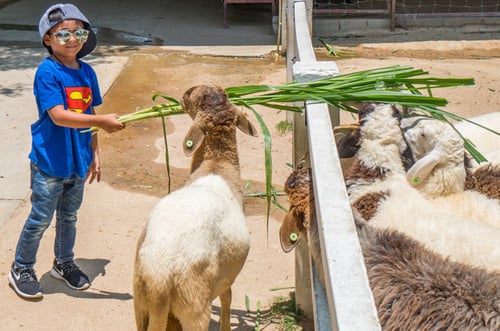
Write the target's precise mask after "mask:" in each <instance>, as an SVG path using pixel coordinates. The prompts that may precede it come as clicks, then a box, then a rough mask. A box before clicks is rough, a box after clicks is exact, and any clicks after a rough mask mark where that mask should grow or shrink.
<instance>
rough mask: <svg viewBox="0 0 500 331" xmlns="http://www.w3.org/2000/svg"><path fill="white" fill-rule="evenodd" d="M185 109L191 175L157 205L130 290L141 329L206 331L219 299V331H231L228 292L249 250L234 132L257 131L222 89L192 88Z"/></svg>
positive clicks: (139, 250) (141, 243)
mask: <svg viewBox="0 0 500 331" xmlns="http://www.w3.org/2000/svg"><path fill="white" fill-rule="evenodd" d="M182 102H183V108H184V109H185V110H186V111H187V112H188V113H189V114H190V115H191V117H192V118H193V124H192V126H191V127H190V129H189V131H188V133H187V134H186V137H185V138H184V152H185V153H186V155H188V156H189V155H191V154H192V153H193V152H195V156H194V157H193V165H192V169H193V170H194V171H193V172H192V173H191V175H190V177H189V178H188V180H187V182H186V184H185V186H184V187H182V188H180V189H178V190H176V191H174V192H172V193H170V194H169V195H167V196H165V197H164V198H163V199H161V200H160V201H159V202H158V204H157V205H156V206H155V208H154V209H153V211H152V212H151V215H150V217H149V219H148V222H147V225H146V228H145V229H144V232H143V233H142V235H141V237H140V238H139V241H138V244H137V252H136V258H135V266H134V282H133V285H134V307H135V316H136V324H137V329H138V330H141V331H143V330H149V331H153V330H158V331H159V330H161V331H165V330H185V331H202V330H208V327H209V324H210V314H211V304H212V301H213V300H214V299H215V298H217V297H219V298H220V301H221V317H220V330H222V331H228V330H230V309H231V307H230V305H231V297H232V295H231V285H232V284H233V282H234V280H235V278H236V276H237V275H238V274H239V272H240V271H241V269H242V267H243V265H244V263H245V260H246V257H247V254H248V251H249V247H250V238H249V233H248V229H247V226H246V224H245V215H244V212H243V201H242V196H241V188H240V186H241V183H240V181H241V178H240V177H241V176H240V168H239V157H238V150H237V142H236V127H237V126H238V128H240V129H241V130H242V131H243V132H245V133H247V134H251V135H255V134H256V130H255V128H254V127H253V125H252V124H251V123H250V122H249V121H248V120H247V119H246V117H245V116H244V114H243V113H242V112H240V111H239V110H238V109H237V108H236V107H235V106H234V105H232V104H231V103H230V102H229V100H228V98H227V95H226V93H225V91H224V90H223V89H222V88H221V87H218V86H195V87H192V88H190V89H189V90H187V91H186V92H185V93H184V95H183V99H182ZM200 146H203V148H202V149H200V150H199V151H200V152H197V151H198V148H199V147H200ZM196 153H198V154H196ZM200 160H201V161H200Z"/></svg>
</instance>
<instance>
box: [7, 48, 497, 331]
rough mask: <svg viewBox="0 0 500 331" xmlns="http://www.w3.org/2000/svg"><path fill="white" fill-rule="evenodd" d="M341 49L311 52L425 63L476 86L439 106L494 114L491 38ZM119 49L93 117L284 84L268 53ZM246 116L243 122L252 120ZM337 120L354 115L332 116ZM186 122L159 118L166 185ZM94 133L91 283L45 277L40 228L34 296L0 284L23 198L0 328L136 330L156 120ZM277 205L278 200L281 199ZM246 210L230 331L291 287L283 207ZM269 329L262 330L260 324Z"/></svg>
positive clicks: (251, 147)
mask: <svg viewBox="0 0 500 331" xmlns="http://www.w3.org/2000/svg"><path fill="white" fill-rule="evenodd" d="M446 43H448V45H446ZM438 46H439V47H438ZM342 49H343V50H351V51H353V52H354V53H355V57H349V58H333V57H327V56H326V53H325V51H324V49H319V50H318V57H319V58H321V59H322V60H331V61H336V63H337V65H338V67H339V69H340V72H341V73H348V72H354V71H360V70H364V69H372V68H379V67H385V66H389V65H394V64H400V65H410V66H413V67H415V68H419V69H424V70H427V71H429V73H430V75H432V76H435V77H455V78H458V77H473V78H474V79H475V86H472V87H459V88H453V89H445V90H444V89H443V90H439V91H437V90H436V91H435V95H437V96H442V97H445V98H447V99H448V101H449V105H448V106H447V107H446V108H445V110H448V111H451V112H453V113H456V114H458V115H461V116H466V117H470V116H474V115H478V114H482V113H486V112H491V111H500V78H499V77H498V70H497V68H499V67H500V42H499V41H484V42H481V43H476V42H463V43H462V42H446V41H441V42H440V44H439V45H438V44H433V43H430V42H424V43H413V44H384V45H381V44H369V45H368V44H367V45H359V46H352V47H349V48H347V46H342ZM128 56H129V62H128V64H127V66H126V67H125V68H124V70H123V71H122V73H121V75H120V76H119V77H118V79H117V80H116V81H115V83H114V85H113V86H112V87H111V89H110V91H109V92H108V93H107V95H106V96H105V99H104V105H105V106H104V107H103V108H102V110H101V111H102V112H117V113H120V114H124V113H128V112H131V111H133V110H135V109H136V108H145V107H149V106H150V105H151V104H152V103H151V97H152V95H153V94H155V93H157V92H160V93H163V94H166V95H169V96H172V97H174V98H177V99H179V98H180V96H181V95H182V93H183V92H184V91H185V90H186V89H187V88H189V87H191V86H193V85H198V84H203V83H216V84H220V85H222V86H224V87H229V86H235V85H250V84H271V85H275V84H279V83H283V82H285V80H286V72H285V62H284V59H280V60H279V61H278V63H276V62H275V59H274V57H273V56H269V57H265V58H257V59H254V58H245V59H242V58H228V57H219V58H216V57H206V56H194V55H190V54H188V53H184V52H175V51H166V50H164V49H160V48H144V49H141V50H135V51H134V52H133V53H130V54H128ZM259 112H260V113H261V114H262V115H263V117H264V120H265V121H266V123H267V125H268V127H269V129H270V130H271V132H272V135H273V148H272V150H273V168H274V171H273V183H274V185H275V186H276V189H281V188H282V187H283V183H284V180H285V178H286V177H287V176H288V174H289V173H290V170H291V169H290V166H289V164H290V163H291V160H292V159H291V150H292V146H291V141H292V136H291V133H288V134H285V135H280V133H279V131H278V129H277V128H276V124H277V123H278V122H280V121H283V120H284V119H285V114H284V113H277V112H275V111H273V110H269V109H265V108H260V109H259ZM250 118H251V119H252V120H254V118H253V116H252V115H251V116H250ZM342 121H343V122H346V123H347V122H351V121H353V119H352V118H351V117H350V115H347V114H343V115H342ZM190 123H191V120H190V119H189V118H188V117H187V115H178V116H174V117H171V118H167V120H166V128H167V132H168V135H167V139H168V146H169V153H170V154H169V155H170V166H171V178H172V182H171V188H172V189H176V188H178V187H180V186H181V185H182V184H183V182H184V181H185V179H186V177H187V176H188V169H189V163H190V160H189V159H188V158H186V157H185V156H184V155H183V153H182V149H181V147H180V146H181V144H180V142H181V140H182V138H183V135H184V133H185V132H186V130H187V127H188V126H189V125H190ZM254 123H255V124H256V125H257V123H256V122H255V121H254ZM99 139H100V144H101V158H102V168H103V172H104V175H103V179H102V181H101V183H99V184H92V185H88V186H87V189H86V196H85V201H84V205H83V207H82V209H81V212H80V221H79V223H78V224H79V225H78V226H79V230H78V238H77V246H76V256H77V260H76V262H77V263H78V264H79V265H80V266H81V267H82V269H84V270H85V271H86V272H87V273H88V274H89V276H90V277H91V279H92V280H93V284H92V287H91V288H90V289H89V290H87V291H85V292H76V291H72V290H70V289H68V288H67V287H66V286H65V285H64V284H63V283H62V282H60V281H57V280H54V279H53V278H51V277H50V276H49V273H48V272H49V270H50V267H51V263H52V258H53V254H52V244H53V240H54V233H53V231H51V230H49V231H47V232H46V234H45V238H44V240H43V241H42V243H41V247H40V251H39V255H38V262H37V265H36V269H37V272H38V277H39V279H40V280H41V284H42V286H43V289H44V293H45V296H44V298H43V300H41V301H38V302H32V301H25V300H22V299H20V298H19V297H18V296H17V295H16V294H15V293H14V291H12V290H11V289H10V288H9V287H8V286H7V285H6V283H7V277H6V273H7V272H8V270H9V267H10V263H11V261H12V257H13V254H14V248H15V244H16V242H17V234H18V233H19V231H20V229H21V227H22V225H23V224H24V220H25V218H26V216H27V214H28V212H29V207H30V205H29V202H26V203H24V204H23V205H22V206H21V207H20V208H19V209H18V210H17V211H16V213H15V214H14V215H13V217H11V219H10V220H9V221H8V222H7V223H6V224H4V225H3V229H2V234H0V267H1V269H0V275H1V276H2V278H3V279H4V280H5V281H4V285H3V286H0V297H1V298H2V300H1V302H0V307H1V314H0V329H1V330H9V331H15V330H48V329H71V330H82V331H83V330H85V331H86V330H123V331H127V330H134V329H135V322H134V316H133V297H132V266H133V259H134V252H135V245H136V241H137V238H138V236H139V233H140V231H141V230H142V228H143V226H144V224H145V222H146V218H147V215H148V213H149V211H150V210H151V208H152V207H153V205H154V204H155V203H156V202H157V201H158V199H159V198H160V197H161V196H163V195H165V194H166V193H167V192H168V181H167V177H166V168H165V148H164V143H163V134H162V124H161V120H159V119H155V120H149V121H143V122H140V123H135V124H130V125H129V126H128V127H127V129H126V130H124V131H121V132H119V133H116V134H113V135H110V134H107V133H104V132H101V133H99ZM238 139H239V153H240V163H241V169H242V185H245V184H246V183H251V185H250V187H249V188H248V189H246V192H248V193H251V192H263V191H264V184H263V180H264V160H263V157H264V156H263V148H262V147H263V140H262V137H258V138H254V137H247V136H244V135H239V136H238ZM281 202H282V203H283V204H284V205H286V199H285V198H282V199H281ZM194 203H195V202H194ZM245 210H246V214H247V224H248V227H249V230H250V232H251V240H252V243H251V245H252V246H251V250H250V255H249V257H248V260H247V262H246V264H245V267H244V269H243V270H242V272H241V274H240V275H239V277H238V278H237V280H236V282H235V284H234V287H233V304H232V329H233V330H240V331H243V330H253V328H254V324H255V316H256V310H257V307H258V305H260V306H262V310H263V311H265V310H266V309H267V308H268V307H269V304H270V303H271V302H272V301H273V300H274V298H275V297H277V296H285V297H287V296H288V295H289V292H291V291H293V290H291V289H290V288H289V287H291V286H293V285H294V266H293V255H292V254H284V253H282V251H281V248H280V246H279V242H278V236H277V234H278V228H279V223H280V220H281V218H282V217H283V215H284V213H283V212H282V211H281V210H278V209H273V210H272V212H271V218H270V221H269V228H268V229H267V224H266V217H265V210H266V208H265V202H264V200H261V199H256V198H247V199H246V201H245ZM8 234H16V235H15V236H14V235H8ZM275 289H277V290H275ZM245 297H247V298H248V300H249V303H250V309H251V311H250V313H248V312H247V311H246V305H245ZM218 313H219V302H218V300H215V301H214V305H213V316H212V325H211V328H210V330H217V329H218ZM276 329H277V328H276V326H275V325H271V326H269V327H267V328H266V329H265V330H276Z"/></svg>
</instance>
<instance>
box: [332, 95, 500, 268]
mask: <svg viewBox="0 0 500 331" xmlns="http://www.w3.org/2000/svg"><path fill="white" fill-rule="evenodd" d="M359 117H360V128H359V133H358V136H359V150H358V152H357V159H356V160H355V163H354V164H353V166H352V167H351V168H350V170H349V173H348V175H347V176H346V186H347V190H348V195H349V199H350V201H351V205H352V206H353V208H354V209H357V210H358V211H359V212H360V213H361V214H362V216H363V217H364V218H365V219H366V220H368V221H369V222H370V224H371V225H373V226H375V227H378V228H389V229H396V230H399V231H401V232H403V233H406V234H407V235H409V236H411V237H413V238H414V239H416V240H418V241H421V242H423V243H424V244H425V245H426V247H428V248H429V249H431V250H433V251H435V252H437V253H439V254H441V255H442V256H445V257H448V256H449V257H450V259H452V260H454V261H459V262H463V263H467V264H471V265H473V266H479V267H483V268H486V269H489V270H500V245H499V244H498V242H499V238H500V229H498V228H495V227H492V226H489V225H486V224H482V223H478V222H477V221H474V220H471V219H468V218H464V217H460V216H458V215H455V214H452V213H450V212H446V211H443V210H441V209H440V208H438V207H436V206H434V204H432V203H431V202H429V201H428V200H427V199H426V198H424V196H423V195H422V194H421V193H420V192H419V191H417V190H416V189H415V188H413V187H411V186H410V184H409V183H408V182H407V180H406V171H405V168H404V166H403V161H402V158H401V154H402V151H405V150H406V149H407V146H406V143H405V140H404V139H403V134H402V131H401V128H400V118H401V115H400V113H399V111H398V110H397V109H396V108H394V107H392V106H390V105H386V104H366V105H364V106H363V107H362V108H361V109H360V110H359ZM340 145H341V144H340ZM339 148H340V147H339Z"/></svg>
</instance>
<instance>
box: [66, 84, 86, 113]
mask: <svg viewBox="0 0 500 331" xmlns="http://www.w3.org/2000/svg"><path fill="white" fill-rule="evenodd" d="M66 100H67V103H68V110H71V111H74V112H76V113H84V112H85V111H86V110H87V108H88V107H89V106H91V105H92V90H91V89H90V87H66Z"/></svg>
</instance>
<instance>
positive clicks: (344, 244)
mask: <svg viewBox="0 0 500 331" xmlns="http://www.w3.org/2000/svg"><path fill="white" fill-rule="evenodd" d="M283 5H284V7H283V8H282V15H283V30H284V31H285V30H286V32H285V33H283V36H284V38H286V40H285V44H286V52H287V74H288V79H289V80H290V79H293V80H298V81H306V80H308V79H312V78H316V77H321V76H325V75H336V74H337V73H338V70H337V66H336V64H335V63H334V62H318V61H316V56H315V53H314V49H313V47H312V42H311V37H310V36H311V34H310V30H311V28H310V27H311V18H312V15H311V8H309V9H308V8H307V6H306V3H305V2H304V1H297V0H295V1H294V0H289V1H287V2H286V3H285V2H284V3H283ZM293 116H294V118H293V122H294V142H293V143H294V148H293V150H294V156H293V158H294V165H296V164H297V162H298V160H299V159H300V157H302V156H303V155H304V153H305V152H306V151H309V161H310V164H311V167H312V173H313V182H314V194H315V201H316V210H317V221H318V227H319V229H320V233H321V235H320V239H321V248H322V255H323V263H324V265H325V273H326V275H325V278H326V280H327V286H326V291H325V290H323V288H322V287H321V286H320V285H319V283H318V281H317V279H318V277H317V274H316V271H315V270H314V267H311V265H312V264H311V258H310V254H309V252H308V248H307V245H305V244H302V245H299V246H298V247H296V251H295V254H296V255H295V260H296V268H295V269H296V271H295V279H296V280H295V283H296V294H295V295H296V300H297V305H298V308H299V309H301V310H303V311H304V312H305V314H306V316H309V317H314V325H315V330H325V331H330V330H332V331H336V330H345V331H353V330H363V331H371V330H380V325H379V323H378V319H377V312H376V308H375V304H374V300H373V296H372V293H371V290H370V287H369V283H368V277H367V274H366V267H365V264H364V260H363V256H362V254H361V248H360V245H359V240H358V236H357V233H356V229H355V226H354V221H353V218H352V212H351V208H350V204H349V201H348V198H347V192H346V189H345V184H344V179H343V176H342V169H341V167H340V161H339V158H338V153H337V148H336V145H335V140H334V135H333V126H334V125H335V124H338V110H337V109H329V107H328V105H326V104H319V103H307V104H306V111H305V114H295V115H293ZM306 123H307V125H306Z"/></svg>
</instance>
